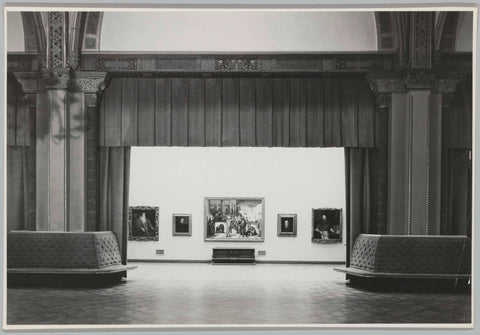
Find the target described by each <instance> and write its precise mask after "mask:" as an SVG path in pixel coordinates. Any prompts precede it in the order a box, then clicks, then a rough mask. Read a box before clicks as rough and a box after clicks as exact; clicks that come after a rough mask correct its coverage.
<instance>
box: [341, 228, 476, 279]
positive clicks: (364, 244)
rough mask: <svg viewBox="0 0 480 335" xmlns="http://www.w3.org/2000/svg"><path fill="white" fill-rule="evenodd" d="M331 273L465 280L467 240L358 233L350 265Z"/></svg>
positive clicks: (468, 263)
mask: <svg viewBox="0 0 480 335" xmlns="http://www.w3.org/2000/svg"><path fill="white" fill-rule="evenodd" d="M335 270H336V271H340V272H344V273H346V274H347V275H348V278H352V277H353V278H404V279H409V278H416V279H468V278H470V276H471V244H470V239H469V238H468V237H467V236H438V235H435V236H432V235H431V236H424V235H421V236H418V235H416V236H413V235H408V236H407V235H369V234H361V235H359V236H358V238H357V239H356V241H355V244H354V246H353V250H352V254H351V260H350V266H349V267H342V268H340V267H337V268H335Z"/></svg>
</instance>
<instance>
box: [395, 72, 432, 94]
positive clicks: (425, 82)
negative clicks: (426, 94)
mask: <svg viewBox="0 0 480 335" xmlns="http://www.w3.org/2000/svg"><path fill="white" fill-rule="evenodd" d="M403 83H404V84H405V87H406V88H407V89H409V90H422V89H431V88H432V86H433V84H434V75H433V73H431V72H414V73H407V75H406V76H405V77H404V78H403Z"/></svg>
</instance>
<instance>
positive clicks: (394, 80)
mask: <svg viewBox="0 0 480 335" xmlns="http://www.w3.org/2000/svg"><path fill="white" fill-rule="evenodd" d="M367 81H368V84H369V86H370V89H371V90H372V91H373V93H375V94H381V93H394V92H404V91H405V85H404V83H403V80H402V77H401V76H398V75H397V74H392V73H382V74H369V75H368V76H367Z"/></svg>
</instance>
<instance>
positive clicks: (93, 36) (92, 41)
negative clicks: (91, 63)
mask: <svg viewBox="0 0 480 335" xmlns="http://www.w3.org/2000/svg"><path fill="white" fill-rule="evenodd" d="M102 21H103V12H87V13H86V20H85V29H84V34H83V38H82V51H98V50H100V33H101V30H102Z"/></svg>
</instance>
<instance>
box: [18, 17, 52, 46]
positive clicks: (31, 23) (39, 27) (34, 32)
mask: <svg viewBox="0 0 480 335" xmlns="http://www.w3.org/2000/svg"><path fill="white" fill-rule="evenodd" d="M21 16H22V22H23V31H24V36H25V51H26V52H35V53H38V54H45V51H46V47H47V40H46V33H45V28H44V25H43V21H42V16H41V14H40V12H21Z"/></svg>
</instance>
